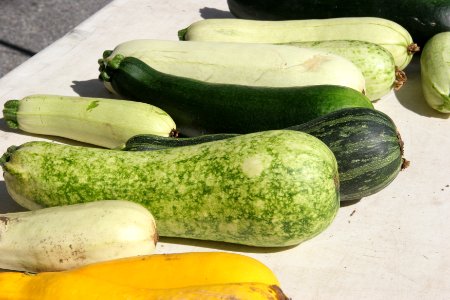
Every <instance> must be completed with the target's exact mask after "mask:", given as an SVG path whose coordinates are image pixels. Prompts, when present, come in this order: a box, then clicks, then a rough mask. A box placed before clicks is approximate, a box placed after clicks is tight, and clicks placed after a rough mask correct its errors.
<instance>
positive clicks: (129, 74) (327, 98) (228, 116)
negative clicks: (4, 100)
mask: <svg viewBox="0 0 450 300" xmlns="http://www.w3.org/2000/svg"><path fill="white" fill-rule="evenodd" d="M100 69H101V74H100V78H101V79H102V80H104V81H108V82H110V84H111V86H112V88H113V89H114V91H116V92H117V93H118V94H120V95H122V96H123V97H126V98H127V99H131V100H136V101H141V102H147V103H151V104H152V105H155V106H157V107H159V108H161V109H163V110H164V111H166V112H167V113H168V114H169V115H170V116H171V117H172V118H173V119H174V121H175V123H176V124H177V126H178V129H180V128H181V129H180V131H181V132H183V128H186V127H187V128H193V129H196V130H199V131H200V132H203V133H228V132H232V133H250V132H256V131H263V130H272V129H282V128H285V127H288V126H292V125H296V124H301V123H305V122H307V121H310V120H312V119H315V118H317V117H319V116H322V115H325V114H327V113H330V112H332V111H336V110H339V109H343V108H348V107H367V108H373V105H372V103H371V102H370V100H369V99H368V98H367V97H366V96H364V95H363V94H362V93H360V92H358V91H356V90H354V89H351V88H348V87H343V86H336V85H316V86H304V87H283V88H281V87H256V86H244V85H232V84H219V83H208V82H204V81H199V80H195V79H191V78H185V77H178V76H174V75H170V74H165V73H161V72H158V71H156V70H155V69H153V68H151V67H150V66H148V65H147V64H145V63H144V62H142V61H141V60H139V59H137V58H134V57H123V56H121V55H117V56H115V57H114V58H113V59H112V60H110V61H108V62H107V63H106V64H103V65H101V66H100Z"/></svg>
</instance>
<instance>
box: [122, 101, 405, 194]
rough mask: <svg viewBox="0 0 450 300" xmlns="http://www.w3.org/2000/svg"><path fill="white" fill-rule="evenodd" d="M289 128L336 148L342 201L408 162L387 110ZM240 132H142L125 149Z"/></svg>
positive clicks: (352, 112)
mask: <svg viewBox="0 0 450 300" xmlns="http://www.w3.org/2000/svg"><path fill="white" fill-rule="evenodd" d="M286 129H290V130H296V131H302V132H306V133H308V134H310V135H313V136H315V137H316V138H318V139H320V140H321V141H322V142H324V143H325V144H326V145H327V146H328V147H329V148H330V150H331V151H333V153H334V155H335V157H336V161H337V163H338V166H339V178H340V196H341V201H353V200H358V199H361V198H362V197H367V196H370V195H372V194H375V193H377V192H379V191H380V190H382V189H384V188H385V187H386V186H388V185H389V184H390V183H391V182H392V181H393V180H394V179H395V178H396V177H397V175H398V173H399V172H400V170H401V169H403V168H405V167H406V166H407V164H408V162H407V161H406V160H405V159H404V158H403V141H402V140H401V138H400V134H399V133H398V130H397V127H396V126H395V124H394V122H393V121H392V119H391V118H390V117H389V116H387V115H386V114H384V113H382V112H380V111H377V110H373V109H367V108H349V109H342V110H339V111H336V112H332V113H330V114H327V115H325V116H322V117H320V118H317V119H314V120H312V121H309V122H307V123H304V124H301V125H297V126H293V127H289V128H286ZM234 136H236V134H210V135H200V136H195V137H189V138H166V137H159V136H155V135H145V134H142V135H136V136H134V137H132V138H131V139H129V140H128V141H127V143H126V144H125V146H124V148H123V150H125V151H148V150H158V149H163V148H168V147H180V146H189V145H195V144H200V143H205V142H211V141H214V140H222V139H226V138H231V137H234Z"/></svg>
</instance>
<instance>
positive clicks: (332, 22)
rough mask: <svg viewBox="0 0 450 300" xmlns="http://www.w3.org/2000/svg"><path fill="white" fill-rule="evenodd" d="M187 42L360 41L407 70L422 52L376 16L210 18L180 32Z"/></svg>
mask: <svg viewBox="0 0 450 300" xmlns="http://www.w3.org/2000/svg"><path fill="white" fill-rule="evenodd" d="M178 36H179V38H180V39H182V40H186V41H211V42H246V43H275V44H279V43H292V42H311V41H329V40H359V41H366V42H371V43H375V44H378V45H380V46H383V47H385V48H386V49H387V50H388V51H389V52H391V54H392V56H393V57H394V59H395V65H396V66H397V67H398V68H399V69H400V70H403V69H404V68H405V67H406V66H407V65H408V64H409V62H410V61H411V59H412V56H413V54H414V52H416V51H417V50H418V47H417V45H416V44H414V43H413V40H412V37H411V35H410V34H409V32H408V31H407V30H406V29H405V28H403V27H402V26H401V25H399V24H398V23H395V22H393V21H390V20H387V19H383V18H375V17H353V18H329V19H311V20H289V21H257V20H243V19H207V20H201V21H198V22H195V23H193V24H191V25H190V26H189V27H187V28H185V29H182V30H180V31H179V33H178Z"/></svg>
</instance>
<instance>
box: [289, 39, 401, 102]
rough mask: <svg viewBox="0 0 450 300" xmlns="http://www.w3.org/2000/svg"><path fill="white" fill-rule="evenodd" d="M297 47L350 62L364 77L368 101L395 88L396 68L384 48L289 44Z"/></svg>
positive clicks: (351, 43) (367, 44)
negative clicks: (317, 50)
mask: <svg viewBox="0 0 450 300" xmlns="http://www.w3.org/2000/svg"><path fill="white" fill-rule="evenodd" d="M287 45H293V46H297V47H309V48H314V49H320V50H324V51H327V52H330V53H333V54H337V55H340V56H342V57H345V58H347V59H348V60H350V61H351V62H352V63H353V64H354V65H355V66H357V67H358V68H359V69H360V70H361V72H362V73H363V75H364V79H365V81H366V90H365V94H366V96H367V97H368V98H369V99H370V100H372V101H373V100H378V99H380V98H381V97H383V96H385V95H386V94H388V93H389V92H390V91H391V90H392V89H393V88H394V86H395V81H396V68H395V61H394V57H393V56H392V54H391V53H390V52H389V51H387V50H386V49H385V48H383V47H381V46H379V45H377V44H375V43H370V42H365V41H356V40H351V41H345V40H335V41H315V42H298V43H289V44H287Z"/></svg>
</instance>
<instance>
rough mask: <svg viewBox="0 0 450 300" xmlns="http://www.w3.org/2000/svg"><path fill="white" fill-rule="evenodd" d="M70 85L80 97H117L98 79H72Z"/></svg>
mask: <svg viewBox="0 0 450 300" xmlns="http://www.w3.org/2000/svg"><path fill="white" fill-rule="evenodd" d="M70 87H71V88H72V90H73V91H74V92H75V93H77V94H78V95H79V96H80V97H93V98H118V97H117V96H116V95H114V94H113V93H111V92H110V91H108V90H107V89H106V88H105V86H104V85H103V82H101V81H100V80H99V79H89V80H83V81H72V85H71V86H70Z"/></svg>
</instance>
